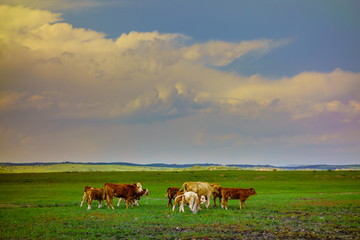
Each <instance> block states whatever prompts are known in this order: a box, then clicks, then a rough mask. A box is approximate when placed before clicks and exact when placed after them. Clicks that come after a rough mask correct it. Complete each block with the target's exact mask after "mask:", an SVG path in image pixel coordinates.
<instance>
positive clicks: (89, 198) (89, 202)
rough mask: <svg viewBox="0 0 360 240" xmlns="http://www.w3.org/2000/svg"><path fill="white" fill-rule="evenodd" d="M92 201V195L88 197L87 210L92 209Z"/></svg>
mask: <svg viewBox="0 0 360 240" xmlns="http://www.w3.org/2000/svg"><path fill="white" fill-rule="evenodd" d="M91 202H92V199H91V197H88V198H87V203H88V209H87V210H90V209H91Z"/></svg>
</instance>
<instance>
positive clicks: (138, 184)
mask: <svg viewBox="0 0 360 240" xmlns="http://www.w3.org/2000/svg"><path fill="white" fill-rule="evenodd" d="M134 185H135V186H136V192H138V193H139V192H141V191H142V185H141V183H139V182H138V183H134Z"/></svg>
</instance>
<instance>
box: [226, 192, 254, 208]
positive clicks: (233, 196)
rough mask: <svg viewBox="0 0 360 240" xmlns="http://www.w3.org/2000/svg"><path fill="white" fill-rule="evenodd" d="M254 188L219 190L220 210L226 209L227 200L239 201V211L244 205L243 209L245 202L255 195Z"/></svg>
mask: <svg viewBox="0 0 360 240" xmlns="http://www.w3.org/2000/svg"><path fill="white" fill-rule="evenodd" d="M255 194H256V192H255V189H254V188H247V189H244V188H222V189H221V196H222V203H221V208H224V207H225V209H228V208H227V201H228V199H229V198H230V199H239V200H240V209H241V206H242V205H244V208H245V201H246V200H247V199H248V198H249V197H250V196H252V195H255Z"/></svg>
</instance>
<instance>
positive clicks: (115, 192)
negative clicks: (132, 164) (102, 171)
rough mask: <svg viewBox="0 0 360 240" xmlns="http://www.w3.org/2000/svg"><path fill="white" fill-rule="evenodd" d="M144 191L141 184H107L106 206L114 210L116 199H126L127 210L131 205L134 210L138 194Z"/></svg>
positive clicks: (105, 188)
mask: <svg viewBox="0 0 360 240" xmlns="http://www.w3.org/2000/svg"><path fill="white" fill-rule="evenodd" d="M141 191H142V186H141V184H140V183H134V184H115V183H105V185H104V199H106V204H107V206H108V208H109V206H110V205H111V208H112V209H114V205H113V199H114V197H118V198H125V199H126V201H125V202H126V209H128V207H129V203H131V207H132V208H134V199H135V197H136V194H137V193H139V192H141Z"/></svg>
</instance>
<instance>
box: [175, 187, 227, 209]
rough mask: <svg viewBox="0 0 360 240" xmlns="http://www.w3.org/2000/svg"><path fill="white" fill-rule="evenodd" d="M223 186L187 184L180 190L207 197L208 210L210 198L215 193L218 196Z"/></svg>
mask: <svg viewBox="0 0 360 240" xmlns="http://www.w3.org/2000/svg"><path fill="white" fill-rule="evenodd" d="M220 189H221V186H220V185H218V184H216V183H213V184H210V183H207V182H185V183H184V184H183V185H182V187H181V189H180V190H184V191H185V192H190V191H191V192H195V193H196V194H198V195H204V196H205V197H206V208H209V205H210V198H211V194H212V193H213V192H216V193H217V194H219V193H220Z"/></svg>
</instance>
